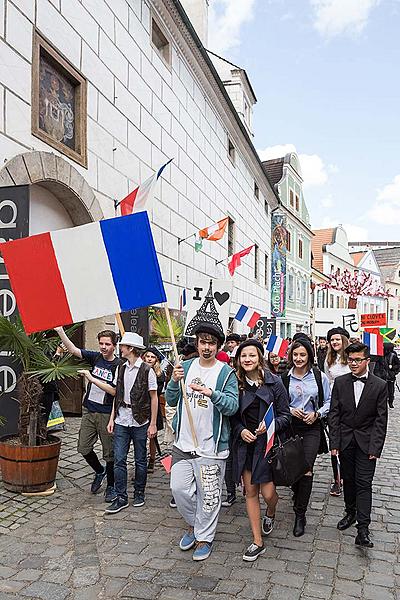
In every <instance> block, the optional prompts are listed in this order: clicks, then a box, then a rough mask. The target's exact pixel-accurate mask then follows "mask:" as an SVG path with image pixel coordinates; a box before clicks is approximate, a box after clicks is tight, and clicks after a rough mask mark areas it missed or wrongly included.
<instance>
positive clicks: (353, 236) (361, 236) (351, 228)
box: [313, 217, 369, 242]
mask: <svg viewBox="0 0 400 600" xmlns="http://www.w3.org/2000/svg"><path fill="white" fill-rule="evenodd" d="M339 224H340V225H341V226H342V227H343V229H344V230H345V232H346V233H347V239H348V240H349V242H366V241H368V240H369V235H368V229H366V228H365V227H360V226H359V225H354V223H340V220H339V221H338V220H335V219H333V218H332V217H324V218H323V219H322V222H321V224H320V225H316V226H315V227H313V229H325V228H327V227H338V225H339Z"/></svg>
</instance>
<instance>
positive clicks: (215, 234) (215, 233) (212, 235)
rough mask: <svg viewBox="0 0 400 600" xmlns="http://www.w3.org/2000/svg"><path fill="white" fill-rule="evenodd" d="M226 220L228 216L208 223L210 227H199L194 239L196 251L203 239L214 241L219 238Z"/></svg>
mask: <svg viewBox="0 0 400 600" xmlns="http://www.w3.org/2000/svg"><path fill="white" fill-rule="evenodd" d="M228 221H229V217H225V218H224V219H221V220H220V221H217V222H216V223H214V224H213V225H210V227H204V229H200V231H199V232H198V234H197V235H196V241H195V246H194V247H195V250H196V252H199V251H200V250H201V249H202V247H203V240H209V241H210V242H216V241H218V240H220V239H221V238H222V237H223V235H224V233H225V230H226V227H227V225H228Z"/></svg>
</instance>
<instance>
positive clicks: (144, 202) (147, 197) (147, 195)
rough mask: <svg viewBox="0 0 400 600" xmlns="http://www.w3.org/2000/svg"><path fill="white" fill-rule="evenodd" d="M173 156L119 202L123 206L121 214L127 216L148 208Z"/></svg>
mask: <svg viewBox="0 0 400 600" xmlns="http://www.w3.org/2000/svg"><path fill="white" fill-rule="evenodd" d="M171 161H172V158H171V159H170V160H169V161H168V162H166V163H165V165H163V166H162V167H160V168H159V169H158V171H157V172H156V173H154V175H151V177H149V178H148V179H146V181H144V182H143V183H141V184H140V185H138V186H137V188H135V189H134V190H133V191H132V192H131V193H130V194H128V195H127V196H126V198H124V199H123V200H121V201H120V202H119V203H118V204H117V206H118V205H120V206H121V215H122V216H126V215H130V214H132V213H137V212H142V211H144V210H147V209H148V207H149V204H150V202H151V200H152V198H153V194H154V188H155V185H156V183H157V181H158V179H159V177H160V176H161V173H162V172H163V171H164V169H165V167H166V166H167V165H169V163H170V162H171Z"/></svg>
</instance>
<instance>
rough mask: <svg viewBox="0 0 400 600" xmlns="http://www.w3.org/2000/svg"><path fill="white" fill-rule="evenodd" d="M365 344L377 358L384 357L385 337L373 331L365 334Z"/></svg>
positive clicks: (367, 331)
mask: <svg viewBox="0 0 400 600" xmlns="http://www.w3.org/2000/svg"><path fill="white" fill-rule="evenodd" d="M363 342H364V344H366V345H367V346H369V351H370V353H371V354H373V355H375V356H383V354H384V352H383V336H382V335H381V334H380V333H375V332H373V331H371V330H365V331H364V332H363Z"/></svg>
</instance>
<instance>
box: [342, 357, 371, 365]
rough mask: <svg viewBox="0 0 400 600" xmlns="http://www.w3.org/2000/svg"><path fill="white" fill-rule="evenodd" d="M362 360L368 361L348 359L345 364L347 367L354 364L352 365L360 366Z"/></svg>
mask: <svg viewBox="0 0 400 600" xmlns="http://www.w3.org/2000/svg"><path fill="white" fill-rule="evenodd" d="M363 360H368V359H367V358H348V359H347V362H348V364H349V365H351V364H354V365H361V363H362V361H363Z"/></svg>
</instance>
